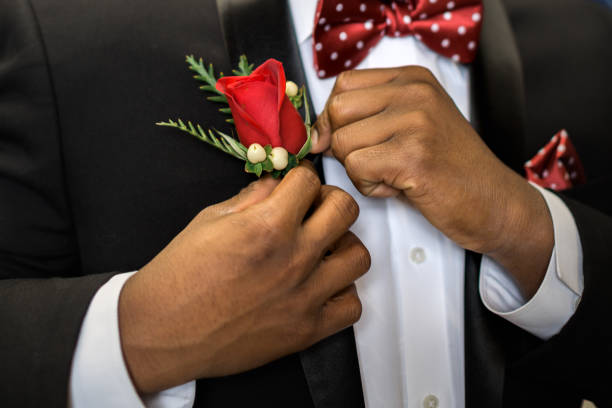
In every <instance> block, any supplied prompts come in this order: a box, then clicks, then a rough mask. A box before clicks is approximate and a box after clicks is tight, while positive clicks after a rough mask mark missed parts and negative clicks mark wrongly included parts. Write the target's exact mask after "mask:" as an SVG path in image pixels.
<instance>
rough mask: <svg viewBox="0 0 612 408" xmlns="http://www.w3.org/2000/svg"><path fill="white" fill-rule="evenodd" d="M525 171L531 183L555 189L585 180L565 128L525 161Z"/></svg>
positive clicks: (568, 186)
mask: <svg viewBox="0 0 612 408" xmlns="http://www.w3.org/2000/svg"><path fill="white" fill-rule="evenodd" d="M525 172H526V173H527V179H528V180H529V181H531V182H532V183H535V184H537V185H539V186H542V187H544V188H550V189H552V190H555V191H563V190H567V189H569V188H572V187H574V186H576V185H578V184H582V183H584V182H585V181H586V177H585V173H584V168H583V167H582V163H581V162H580V158H579V157H578V153H577V152H576V149H575V148H574V145H573V144H572V142H571V141H570V138H569V135H568V134H567V131H566V130H565V129H563V130H561V131H560V132H559V133H557V134H556V135H554V136H553V137H552V138H551V139H550V141H549V142H548V144H547V145H546V146H544V147H543V148H542V149H540V150H539V151H538V154H537V155H536V156H535V157H533V158H532V159H531V160H528V161H527V162H526V163H525Z"/></svg>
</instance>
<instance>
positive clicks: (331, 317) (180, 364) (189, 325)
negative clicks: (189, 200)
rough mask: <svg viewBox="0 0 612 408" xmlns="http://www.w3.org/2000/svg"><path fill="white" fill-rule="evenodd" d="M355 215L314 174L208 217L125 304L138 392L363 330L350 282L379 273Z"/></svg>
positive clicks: (126, 339)
mask: <svg viewBox="0 0 612 408" xmlns="http://www.w3.org/2000/svg"><path fill="white" fill-rule="evenodd" d="M313 204H314V208H313V211H312V214H311V215H310V216H309V217H308V218H306V219H305V218H304V217H305V215H306V213H307V211H309V209H310V208H311V206H312V205H313ZM358 212H359V209H358V206H357V204H356V203H355V201H354V200H353V199H352V198H351V197H350V196H349V195H348V194H347V193H345V192H343V191H342V190H340V189H338V188H335V187H330V186H323V187H321V185H320V181H319V178H318V176H317V175H316V173H315V172H314V170H313V169H312V166H310V165H306V164H302V165H300V166H299V167H297V168H295V169H294V170H292V171H291V172H289V174H288V175H287V176H286V177H285V178H284V180H283V181H281V182H280V183H279V182H278V181H275V180H273V179H271V178H265V179H262V180H260V181H257V182H254V183H253V184H251V185H250V186H249V187H247V188H246V189H245V190H243V191H242V192H240V194H238V195H237V196H235V197H234V198H232V199H230V200H228V201H226V202H223V203H221V204H217V205H214V206H212V207H208V208H206V209H205V210H203V211H202V212H201V213H200V214H199V215H198V216H197V217H195V218H194V220H193V221H192V222H191V223H190V224H189V225H188V226H187V227H186V228H185V229H184V230H183V231H182V232H181V233H180V234H179V235H178V236H177V237H176V238H174V240H173V241H172V242H170V244H169V245H168V246H167V247H166V248H165V249H164V250H163V251H162V252H161V253H160V254H159V255H157V256H156V257H155V258H154V259H153V260H152V261H151V262H150V263H149V264H147V265H146V266H145V267H144V268H142V269H141V270H140V271H139V272H138V273H136V274H135V275H134V276H133V277H131V278H130V279H129V280H128V282H126V285H125V286H124V288H123V291H122V293H121V295H120V300H119V325H120V333H121V344H122V347H123V352H124V356H125V360H126V362H127V365H128V368H129V371H130V373H131V375H132V379H133V381H134V383H135V384H136V387H137V388H138V390H139V391H140V392H143V393H151V392H156V391H160V390H162V389H166V388H169V387H172V386H175V385H178V384H182V383H185V382H188V381H190V380H193V379H196V378H203V377H214V376H223V375H229V374H233V373H238V372H242V371H246V370H249V369H252V368H255V367H257V366H260V365H263V364H265V363H267V362H270V361H272V360H275V359H278V358H280V357H282V356H285V355H288V354H290V353H293V352H296V351H299V350H302V349H305V348H307V347H308V346H310V345H312V344H313V343H315V342H317V341H319V340H321V339H323V338H325V337H327V336H330V335H332V334H334V333H336V332H338V331H340V330H341V329H343V328H346V327H348V326H350V325H352V324H353V323H354V322H356V321H357V320H358V319H359V317H360V314H361V303H360V301H359V298H358V297H357V293H356V290H355V286H354V284H353V282H354V281H355V280H356V279H357V278H358V277H359V276H361V275H362V274H364V273H365V272H366V271H367V270H368V269H369V265H370V256H369V253H368V251H367V249H366V248H365V247H364V246H363V244H362V243H361V242H360V241H359V239H358V238H357V237H356V236H355V235H353V234H352V233H350V232H347V231H348V228H349V227H350V225H351V224H352V223H353V222H354V221H355V220H356V218H357V215H358Z"/></svg>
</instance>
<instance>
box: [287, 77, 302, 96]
mask: <svg viewBox="0 0 612 408" xmlns="http://www.w3.org/2000/svg"><path fill="white" fill-rule="evenodd" d="M298 91H299V89H298V86H297V84H296V83H295V82H293V81H287V83H286V84H285V93H286V94H287V96H288V97H290V98H293V97H294V96H296V95H297V94H298Z"/></svg>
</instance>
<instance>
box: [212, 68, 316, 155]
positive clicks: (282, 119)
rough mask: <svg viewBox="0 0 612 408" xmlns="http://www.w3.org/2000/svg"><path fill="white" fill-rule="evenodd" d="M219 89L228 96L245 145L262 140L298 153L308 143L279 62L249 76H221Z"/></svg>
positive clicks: (239, 135)
mask: <svg viewBox="0 0 612 408" xmlns="http://www.w3.org/2000/svg"><path fill="white" fill-rule="evenodd" d="M217 89H218V90H219V91H220V92H223V94H225V96H226V97H227V101H228V102H229V106H230V108H231V109H232V116H233V117H234V124H235V125H236V130H237V131H238V138H239V139H240V142H241V143H242V144H243V145H244V146H245V147H247V148H248V147H249V146H250V145H251V144H253V143H259V144H260V145H262V146H266V145H271V146H272V147H284V148H285V149H287V151H288V152H290V153H293V154H297V153H298V152H299V151H300V149H301V148H302V146H303V145H304V143H306V127H305V126H304V121H303V120H302V118H301V116H300V114H299V113H298V111H297V110H296V109H295V107H294V106H293V104H291V101H290V100H289V98H288V97H287V95H285V71H284V70H283V64H281V63H280V62H279V61H276V60H274V59H269V60H267V61H266V62H264V63H263V64H262V65H260V66H259V67H258V68H257V69H256V70H255V71H253V73H251V75H249V76H231V77H223V78H220V79H219V80H218V81H217Z"/></svg>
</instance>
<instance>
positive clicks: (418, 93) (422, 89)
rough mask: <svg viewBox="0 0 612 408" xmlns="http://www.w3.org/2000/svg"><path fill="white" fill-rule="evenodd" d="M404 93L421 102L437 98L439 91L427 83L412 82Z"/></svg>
mask: <svg viewBox="0 0 612 408" xmlns="http://www.w3.org/2000/svg"><path fill="white" fill-rule="evenodd" d="M404 92H405V93H406V94H407V95H410V96H411V97H413V98H415V99H416V100H419V101H423V102H426V101H432V100H434V99H435V98H436V96H437V94H438V90H437V89H436V87H435V86H434V85H433V84H432V83H431V82H427V81H418V82H412V83H410V84H408V85H406V86H405V88H404Z"/></svg>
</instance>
